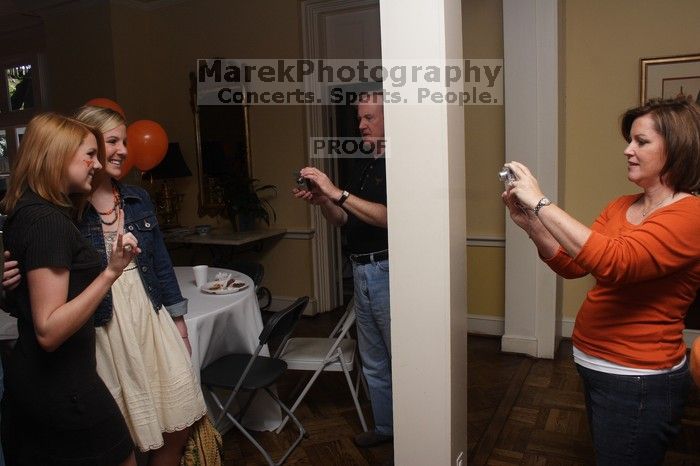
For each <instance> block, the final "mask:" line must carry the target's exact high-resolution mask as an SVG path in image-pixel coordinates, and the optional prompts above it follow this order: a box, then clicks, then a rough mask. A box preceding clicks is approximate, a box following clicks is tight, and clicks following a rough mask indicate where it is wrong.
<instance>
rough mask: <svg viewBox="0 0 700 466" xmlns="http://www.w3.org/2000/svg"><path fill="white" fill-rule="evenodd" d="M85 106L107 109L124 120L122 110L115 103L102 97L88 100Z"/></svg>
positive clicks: (124, 115)
mask: <svg viewBox="0 0 700 466" xmlns="http://www.w3.org/2000/svg"><path fill="white" fill-rule="evenodd" d="M85 105H91V106H93V107H102V108H109V109H112V110H114V111H115V112H117V113H118V114H120V115H121V116H123V117H124V118H126V114H124V109H123V108H122V107H121V106H120V105H119V104H118V103H116V102H115V101H113V100H110V99H106V98H104V97H95V98H94V99H90V100H88V101H87V102H85Z"/></svg>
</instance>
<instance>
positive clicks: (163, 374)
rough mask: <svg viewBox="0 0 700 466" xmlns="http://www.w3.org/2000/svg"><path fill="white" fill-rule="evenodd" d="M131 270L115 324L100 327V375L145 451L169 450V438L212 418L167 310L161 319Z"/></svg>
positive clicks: (119, 288) (116, 291)
mask: <svg viewBox="0 0 700 466" xmlns="http://www.w3.org/2000/svg"><path fill="white" fill-rule="evenodd" d="M134 265H135V264H134V263H132V264H130V266H129V267H127V269H126V270H124V273H122V275H121V276H120V277H119V279H118V280H117V281H116V282H115V283H114V284H113V285H112V304H113V306H114V312H113V315H112V319H111V320H110V321H109V322H108V323H107V324H106V325H105V326H102V327H97V329H96V330H97V332H96V333H97V335H96V338H97V347H96V349H97V372H98V374H99V375H100V377H101V378H102V380H103V381H104V382H105V384H106V385H107V388H109V390H110V391H111V392H112V396H113V397H114V399H115V400H116V401H117V404H118V405H119V408H120V409H121V412H122V414H123V415H124V419H126V424H127V425H128V426H129V430H130V431H131V437H132V439H133V441H134V444H135V445H136V446H137V447H138V448H139V449H140V450H141V451H144V452H145V451H148V450H154V449H157V448H160V447H162V446H163V432H175V431H178V430H182V429H184V428H186V427H188V426H191V425H192V424H193V423H194V422H195V421H197V420H198V419H200V418H201V417H202V416H204V415H205V414H206V405H205V404H204V398H203V397H202V390H201V387H200V386H199V382H198V380H197V377H196V374H195V373H194V370H193V369H192V363H191V360H190V356H189V354H188V353H187V348H186V347H185V344H184V343H183V341H182V337H180V333H179V332H178V329H177V327H176V326H175V322H173V319H172V317H170V314H168V311H167V310H166V309H165V307H161V309H160V311H159V312H158V313H157V314H156V312H155V311H154V310H153V305H152V304H151V301H150V299H149V298H148V295H147V294H146V291H145V289H144V287H143V283H142V281H141V277H140V276H139V272H138V270H137V269H136V268H135V267H134Z"/></svg>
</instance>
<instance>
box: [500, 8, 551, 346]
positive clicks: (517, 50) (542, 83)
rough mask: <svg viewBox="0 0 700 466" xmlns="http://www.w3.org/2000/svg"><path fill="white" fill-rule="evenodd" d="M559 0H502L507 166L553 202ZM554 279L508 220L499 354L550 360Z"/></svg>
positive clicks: (522, 234) (520, 232)
mask: <svg viewBox="0 0 700 466" xmlns="http://www.w3.org/2000/svg"><path fill="white" fill-rule="evenodd" d="M559 8H560V5H559V1H558V0H503V36H504V41H503V48H504V70H505V76H504V79H505V89H504V91H505V96H504V97H505V106H506V107H505V128H506V160H508V161H510V160H518V161H520V162H523V163H524V164H525V165H527V166H528V167H529V168H530V169H531V170H532V171H533V172H534V174H535V176H536V177H537V180H538V181H539V183H540V186H541V188H542V190H543V191H544V192H545V193H546V194H547V196H548V197H549V198H550V199H551V200H552V202H557V199H558V193H557V189H558V153H559V110H560V105H559V73H558V67H559V34H558V27H559V21H558V15H559ZM556 294H557V292H556V276H555V274H554V273H552V272H551V271H550V269H549V268H547V266H546V265H544V264H543V263H542V262H541V261H540V260H539V258H538V256H537V252H536V250H535V248H534V247H533V245H532V242H531V241H530V240H529V239H528V238H527V235H525V234H524V232H523V231H522V230H521V229H520V228H518V227H517V226H515V225H514V224H513V222H512V221H511V220H510V218H508V216H507V214H506V309H505V334H504V335H503V339H502V349H503V351H512V352H518V353H526V354H529V355H532V356H537V357H542V358H552V357H553V356H554V351H555V349H556V348H555V347H556Z"/></svg>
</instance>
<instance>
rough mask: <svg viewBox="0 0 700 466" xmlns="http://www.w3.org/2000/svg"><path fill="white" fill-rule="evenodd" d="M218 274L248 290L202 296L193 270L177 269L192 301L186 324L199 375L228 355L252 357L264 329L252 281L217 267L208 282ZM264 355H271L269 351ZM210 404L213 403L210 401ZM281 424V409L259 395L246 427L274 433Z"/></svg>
mask: <svg viewBox="0 0 700 466" xmlns="http://www.w3.org/2000/svg"><path fill="white" fill-rule="evenodd" d="M217 272H227V273H231V274H233V277H234V278H236V279H238V280H243V281H245V282H246V283H247V284H248V288H246V289H244V290H241V291H239V292H236V293H231V294H226V295H213V294H207V293H202V292H201V291H199V290H198V289H197V288H196V286H195V284H194V274H193V273H192V267H175V275H176V276H177V281H178V283H179V284H180V289H181V290H182V295H183V296H184V297H185V298H187V299H188V301H189V302H188V312H187V315H186V316H185V322H186V323H187V330H188V332H189V340H190V345H192V364H193V365H194V368H195V370H196V372H197V374H199V371H200V369H201V368H202V367H204V366H206V365H207V364H209V363H211V362H213V361H215V360H216V359H217V358H219V357H221V356H224V355H226V354H229V353H252V352H253V351H254V350H255V348H256V347H257V346H258V336H259V335H260V332H261V331H262V328H263V323H262V317H261V316H260V308H259V307H258V300H257V298H256V296H255V290H254V285H253V281H252V280H251V279H250V278H249V277H248V276H246V275H243V274H242V273H239V272H234V271H232V270H226V269H219V268H216V267H210V268H209V280H213V279H214V278H215V275H216V273H217ZM261 354H262V355H265V356H267V355H269V353H268V352H267V349H263V351H262V352H261ZM207 402H208V403H210V404H211V403H213V402H212V401H211V400H207ZM211 406H214V405H213V404H211ZM210 412H212V411H211V408H210ZM214 412H215V411H214ZM281 421H282V414H281V411H280V408H279V406H277V404H276V403H275V402H274V401H273V400H271V399H270V397H269V396H268V395H267V393H265V392H260V393H258V394H257V396H256V398H255V401H254V402H253V404H252V405H251V406H250V408H249V409H248V412H247V413H246V416H245V417H244V419H243V424H244V425H245V426H246V427H247V428H249V429H252V430H259V431H261V430H274V429H276V428H277V426H278V425H279V424H280V422H281Z"/></svg>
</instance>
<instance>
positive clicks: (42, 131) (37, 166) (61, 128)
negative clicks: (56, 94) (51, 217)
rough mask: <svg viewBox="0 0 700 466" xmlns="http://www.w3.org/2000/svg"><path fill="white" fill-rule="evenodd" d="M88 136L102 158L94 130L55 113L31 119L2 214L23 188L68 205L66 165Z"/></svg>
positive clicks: (101, 143)
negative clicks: (93, 140)
mask: <svg viewBox="0 0 700 466" xmlns="http://www.w3.org/2000/svg"><path fill="white" fill-rule="evenodd" d="M89 134H92V135H93V136H95V139H96V140H97V150H98V155H99V156H100V159H104V152H105V149H104V141H103V139H102V133H101V132H99V131H98V130H97V129H95V128H92V127H90V126H88V125H86V124H84V123H81V122H79V121H76V120H74V119H72V118H68V117H64V116H62V115H59V114H57V113H42V114H39V115H37V116H35V117H34V118H32V119H31V121H30V122H29V124H28V125H27V130H26V132H25V133H24V137H23V138H22V143H21V144H20V146H19V151H18V153H17V158H16V159H15V163H14V164H13V167H12V174H11V175H10V181H9V186H8V188H7V194H6V195H5V198H4V199H3V201H2V205H3V207H4V208H5V210H6V212H7V213H10V212H12V211H13V210H14V208H15V206H16V205H17V202H18V201H19V199H20V198H21V197H22V196H23V195H24V193H25V192H26V191H27V189H31V190H32V191H34V192H35V193H36V194H37V195H39V196H41V197H43V198H44V199H46V200H47V201H49V202H51V203H53V204H56V205H60V206H65V207H68V206H70V205H71V201H70V199H69V198H68V193H66V192H64V189H65V188H64V183H65V177H66V174H67V170H68V165H69V164H70V162H71V160H72V158H73V156H74V155H75V153H76V152H77V151H78V148H79V147H80V145H81V144H82V143H83V141H84V140H85V138H86V137H87V136H88V135H89Z"/></svg>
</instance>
